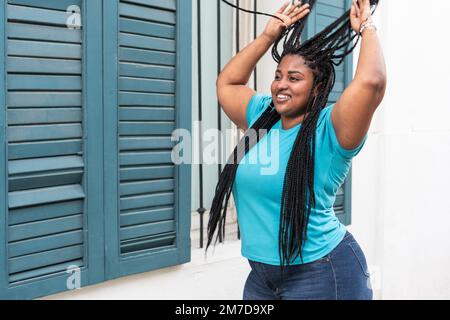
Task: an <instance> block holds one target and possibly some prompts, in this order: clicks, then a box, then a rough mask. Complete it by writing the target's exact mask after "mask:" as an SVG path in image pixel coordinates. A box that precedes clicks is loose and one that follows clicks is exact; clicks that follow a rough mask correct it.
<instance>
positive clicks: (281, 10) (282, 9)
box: [277, 1, 290, 13]
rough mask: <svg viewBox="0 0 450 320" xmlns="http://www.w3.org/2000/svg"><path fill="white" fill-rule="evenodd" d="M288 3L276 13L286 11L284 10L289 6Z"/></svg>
mask: <svg viewBox="0 0 450 320" xmlns="http://www.w3.org/2000/svg"><path fill="white" fill-rule="evenodd" d="M289 3H290V2H289V1H287V2H285V3H284V4H283V6H282V7H281V8H280V10H278V11H277V13H283V12H284V10H286V8H287V7H288V6H289Z"/></svg>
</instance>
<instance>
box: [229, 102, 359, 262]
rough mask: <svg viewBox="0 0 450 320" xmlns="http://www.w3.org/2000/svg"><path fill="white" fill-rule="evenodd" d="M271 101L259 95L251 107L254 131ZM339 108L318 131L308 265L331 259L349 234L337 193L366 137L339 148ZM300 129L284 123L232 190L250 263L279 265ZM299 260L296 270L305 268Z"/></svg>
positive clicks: (245, 165) (259, 147) (247, 162)
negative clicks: (283, 210)
mask: <svg viewBox="0 0 450 320" xmlns="http://www.w3.org/2000/svg"><path fill="white" fill-rule="evenodd" d="M271 102H272V97H271V96H267V95H261V94H256V95H254V96H253V97H252V99H251V101H250V103H249V105H248V107H247V124H248V127H249V128H250V127H251V126H252V125H253V123H254V122H255V121H256V120H257V119H258V118H259V116H260V115H261V114H262V113H263V111H264V110H265V109H266V108H268V107H270V103H271ZM333 107H334V104H333V105H330V106H328V107H326V108H324V109H323V110H322V111H321V113H320V116H319V120H318V123H317V129H316V150H315V152H316V154H315V176H314V192H315V195H316V207H315V208H313V209H312V210H311V215H310V219H309V223H308V226H307V239H306V241H305V245H304V247H303V252H302V253H303V263H309V262H312V261H315V260H317V259H320V258H322V257H324V256H325V255H327V254H328V253H330V252H331V251H332V250H333V249H334V248H335V247H336V246H337V245H338V244H339V242H341V240H342V239H343V238H344V235H345V233H346V228H345V226H344V225H343V224H341V223H340V221H339V219H338V218H337V217H336V215H335V213H334V209H333V204H334V202H335V199H336V193H337V191H338V189H339V187H340V186H341V185H342V184H343V183H344V180H345V178H346V176H347V174H348V172H349V169H350V165H351V161H352V158H353V157H354V156H356V155H357V154H358V153H359V151H360V150H361V148H362V147H363V145H364V143H365V141H366V139H367V135H366V136H365V138H364V140H363V142H362V143H361V145H360V146H358V147H357V148H355V149H354V150H346V149H344V148H343V147H342V146H341V145H340V144H339V142H338V140H337V137H336V134H335V131H334V128H333V125H332V122H331V110H332V109H333ZM301 125H302V124H301V123H300V124H298V125H296V126H294V127H292V128H290V129H288V130H284V129H283V128H282V125H281V119H280V120H279V121H278V122H277V123H276V124H275V125H274V126H273V127H272V129H271V130H270V131H269V133H268V134H267V135H265V136H264V137H263V138H262V139H261V140H260V141H259V142H258V144H256V145H255V146H254V147H253V148H252V149H250V151H249V152H248V153H247V155H246V156H245V157H244V158H243V159H242V160H241V162H240V164H239V166H238V170H237V173H236V178H235V182H234V186H233V197H234V199H235V203H236V209H237V216H238V222H239V228H240V232H241V241H242V255H243V256H244V257H246V258H247V259H250V260H253V261H258V262H262V263H266V264H271V265H280V258H279V250H278V229H279V224H280V206H281V195H282V190H283V182H284V175H285V172H286V165H287V163H288V160H289V156H290V153H291V150H292V146H293V143H294V141H295V138H296V136H297V133H298V132H299V129H300V127H301ZM300 263H301V261H300V257H298V258H297V259H296V260H295V261H294V263H293V264H300Z"/></svg>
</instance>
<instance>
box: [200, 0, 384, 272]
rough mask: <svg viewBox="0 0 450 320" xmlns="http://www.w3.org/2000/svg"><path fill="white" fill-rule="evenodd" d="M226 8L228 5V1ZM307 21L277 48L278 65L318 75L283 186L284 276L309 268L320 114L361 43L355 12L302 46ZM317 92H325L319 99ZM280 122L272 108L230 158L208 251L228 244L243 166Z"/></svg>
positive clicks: (288, 32)
mask: <svg viewBox="0 0 450 320" xmlns="http://www.w3.org/2000/svg"><path fill="white" fill-rule="evenodd" d="M222 1H224V0H222ZM224 2H226V3H228V2H227V1H224ZM308 3H309V4H310V6H311V9H312V8H313V6H314V5H315V3H316V0H310V1H308ZM370 3H371V4H372V5H374V6H375V7H374V9H373V11H374V10H375V8H376V5H377V4H378V0H371V1H370ZM228 4H229V3H228ZM230 5H231V4H230ZM232 6H234V5H232ZM234 7H236V6H234ZM237 8H238V7H237ZM238 9H240V8H238ZM241 10H242V9H241ZM244 11H246V12H253V11H249V10H244ZM254 13H256V12H254ZM258 14H259V13H258ZM265 15H268V14H265ZM273 17H275V16H273ZM306 19H307V18H305V19H302V20H300V21H298V22H297V23H295V24H293V25H291V26H290V27H289V28H287V29H286V30H285V31H284V32H283V34H282V35H281V36H280V37H279V38H278V39H277V41H276V42H275V43H274V45H273V47H272V57H273V59H274V60H275V61H276V62H277V63H280V62H281V60H282V59H283V58H284V57H285V56H287V55H296V56H301V57H303V59H304V60H305V64H307V65H308V67H309V68H311V70H312V71H313V75H314V81H313V86H312V89H311V93H310V96H309V99H308V102H307V105H306V112H305V114H306V116H305V118H304V120H303V122H302V126H301V127H300V130H299V133H298V134H297V137H296V139H295V142H294V144H293V147H292V151H291V154H290V157H289V161H288V163H287V167H286V174H285V177H284V183H283V192H282V198H281V211H280V228H279V255H280V265H281V270H282V274H283V270H284V268H285V266H289V265H290V264H291V263H292V262H293V261H294V260H295V259H296V258H297V257H298V256H300V259H301V261H302V262H303V254H302V249H303V246H304V244H305V240H306V239H307V225H308V222H309V217H310V213H311V210H312V208H314V207H315V205H316V203H315V202H316V201H315V200H316V199H315V194H314V163H315V146H316V128H317V122H318V119H319V115H320V112H321V111H322V109H323V108H324V107H325V105H326V103H327V101H328V97H329V95H330V93H331V90H332V89H333V87H334V83H335V77H336V72H335V67H334V66H337V65H339V64H341V63H342V62H343V61H344V59H345V57H346V56H347V55H348V54H350V53H351V52H352V51H353V49H354V48H355V46H356V44H357V42H358V40H359V35H358V34H357V33H356V32H354V31H353V29H352V27H351V24H350V12H349V11H348V12H346V13H345V14H344V15H342V16H341V17H340V18H338V19H337V20H336V21H335V22H333V23H332V24H330V25H329V26H328V27H326V28H325V29H324V30H323V31H321V32H319V33H318V34H317V35H315V36H314V37H312V38H311V39H309V40H307V41H305V42H304V43H301V35H302V32H303V30H304V27H305V23H306ZM355 38H357V41H356V42H355V41H354V40H355ZM283 39H284V40H283ZM282 40H283V52H282V53H281V55H280V54H279V52H278V44H279V43H280V41H282ZM338 51H340V53H338ZM316 88H318V89H319V90H317V91H318V93H317V94H316V95H314V94H315V92H314V90H315V89H316ZM280 119H281V116H280V114H278V112H277V111H276V109H275V107H274V105H273V102H272V103H271V105H270V106H269V107H268V108H267V109H266V110H265V111H264V112H263V113H262V115H261V116H260V117H259V118H258V119H257V120H256V122H255V123H254V124H253V126H252V127H251V129H252V130H248V131H247V132H246V133H245V135H244V137H243V138H242V139H241V140H240V141H239V143H238V145H237V146H236V148H235V149H234V151H233V154H232V155H231V156H230V158H229V160H228V162H227V164H226V165H225V167H224V169H223V171H222V173H221V175H220V177H219V182H218V184H217V186H216V193H215V196H214V199H213V202H212V206H211V210H210V216H209V222H208V232H207V234H208V241H207V246H206V250H208V247H209V246H210V244H211V243H212V240H213V237H214V234H215V233H216V230H218V232H217V236H216V241H215V244H216V243H217V240H218V238H219V235H221V236H222V237H223V239H224V238H225V220H226V212H227V206H228V200H229V198H230V195H231V192H232V188H233V183H234V179H235V176H236V171H237V167H238V165H239V163H240V161H241V160H242V159H243V157H244V156H245V154H246V153H247V152H248V151H249V150H250V149H251V148H252V147H253V146H254V145H256V144H257V143H258V142H259V140H260V139H261V138H262V137H263V136H264V135H265V134H267V132H268V131H270V130H271V128H272V127H273V125H274V124H275V123H277V122H278V121H279V120H280ZM224 200H225V203H224Z"/></svg>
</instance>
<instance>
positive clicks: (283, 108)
mask: <svg viewBox="0 0 450 320" xmlns="http://www.w3.org/2000/svg"><path fill="white" fill-rule="evenodd" d="M275 109H276V110H277V112H278V113H279V114H285V113H288V112H289V110H290V109H289V104H287V103H283V104H275Z"/></svg>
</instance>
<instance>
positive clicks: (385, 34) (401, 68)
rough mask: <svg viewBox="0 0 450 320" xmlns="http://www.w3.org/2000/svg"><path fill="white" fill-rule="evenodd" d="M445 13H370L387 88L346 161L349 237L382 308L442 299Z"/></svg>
mask: <svg viewBox="0 0 450 320" xmlns="http://www.w3.org/2000/svg"><path fill="white" fill-rule="evenodd" d="M449 10H450V2H448V1H441V0H430V1H427V3H426V6H424V3H423V2H422V1H418V0H396V1H381V5H380V7H379V11H378V12H377V13H376V17H377V21H378V24H379V26H380V32H379V34H380V38H381V41H382V45H383V49H384V52H385V56H386V61H387V67H388V81H389V83H388V89H387V93H386V97H385V100H384V102H383V104H382V105H381V106H380V108H379V109H378V110H377V113H376V116H375V119H374V121H373V125H372V128H371V130H370V136H369V139H368V143H367V144H366V146H365V147H364V150H363V151H362V152H361V153H360V155H359V156H358V157H357V158H356V159H355V160H354V166H353V225H352V227H351V231H353V232H354V234H355V236H356V237H357V238H358V239H359V240H360V242H362V245H363V246H364V248H365V249H366V254H367V255H368V260H369V263H370V264H371V265H372V266H373V267H374V270H375V271H376V272H375V276H376V279H375V280H376V281H375V282H377V283H376V285H377V286H378V287H379V289H380V295H381V296H380V297H381V298H383V299H450V272H449V270H450V207H449V206H448V205H447V201H446V200H447V199H449V191H450V187H449V181H450V167H449V163H450V121H449V120H448V119H450V108H449V107H450V96H449V95H448V90H449V89H450V61H449V59H448V50H449V49H450V45H449V42H448V41H447V40H445V39H448V30H449V27H448V24H447V22H448V17H447V15H448V12H449ZM355 62H356V61H355Z"/></svg>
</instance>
